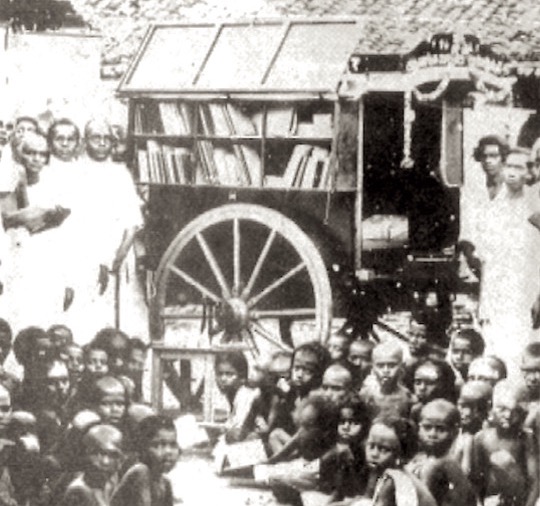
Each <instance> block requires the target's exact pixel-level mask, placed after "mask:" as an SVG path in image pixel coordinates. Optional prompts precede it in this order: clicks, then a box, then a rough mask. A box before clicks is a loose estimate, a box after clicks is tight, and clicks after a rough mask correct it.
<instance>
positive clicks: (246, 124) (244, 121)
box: [226, 102, 260, 136]
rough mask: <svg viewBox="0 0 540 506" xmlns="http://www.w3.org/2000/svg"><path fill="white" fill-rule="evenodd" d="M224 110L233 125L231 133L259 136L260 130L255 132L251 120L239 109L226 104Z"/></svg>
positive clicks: (255, 129)
mask: <svg viewBox="0 0 540 506" xmlns="http://www.w3.org/2000/svg"><path fill="white" fill-rule="evenodd" d="M226 110H227V113H228V115H229V118H230V120H231V123H232V125H233V132H234V133H235V134H236V135H241V136H250V135H257V133H259V134H260V130H259V132H257V128H256V127H255V124H254V122H253V120H252V119H251V118H250V117H249V116H248V115H246V114H244V112H242V110H241V109H240V108H239V107H237V106H236V105H234V104H232V103H230V102H228V103H227V104H226Z"/></svg>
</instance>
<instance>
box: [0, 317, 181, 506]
mask: <svg viewBox="0 0 540 506" xmlns="http://www.w3.org/2000/svg"><path fill="white" fill-rule="evenodd" d="M12 345H13V346H12ZM0 350H1V352H0V358H1V360H2V364H3V363H4V360H5V358H6V357H7V356H8V354H9V353H10V352H11V350H12V351H13V353H14V355H15V358H16V359H17V361H18V362H19V363H20V365H21V366H22V368H23V376H22V379H21V380H19V379H18V378H17V377H16V376H15V375H12V374H10V373H9V372H7V371H6V370H5V369H4V367H3V366H2V367H0V369H1V373H2V374H1V378H0V456H1V457H0V504H2V505H9V506H22V505H25V506H31V505H40V506H46V505H51V506H53V505H54V506H56V505H64V506H68V505H69V506H98V505H99V506H105V505H114V506H133V505H140V506H142V505H147V506H172V504H173V494H172V487H171V483H170V482H169V481H168V479H167V478H166V477H165V475H166V473H168V472H169V471H170V470H171V469H172V468H173V467H174V465H175V464H176V462H177V460H178V456H179V448H178V444H177V439H178V438H177V433H176V427H175V424H174V421H173V419H171V418H169V417H167V416H163V415H161V414H157V413H155V412H154V411H153V410H152V409H151V408H150V407H149V406H147V405H146V404H144V403H142V399H141V384H142V372H143V370H142V364H144V360H145V358H146V353H147V350H146V346H145V345H144V344H142V343H141V341H140V340H139V339H136V338H129V337H128V336H127V335H126V334H125V333H123V332H122V331H120V330H116V329H113V328H104V329H102V330H100V331H99V332H98V333H97V335H96V336H95V337H94V339H93V340H92V341H91V342H90V343H88V344H87V345H85V346H84V347H82V348H81V347H80V346H78V345H77V344H75V343H74V341H73V335H72V332H71V330H70V329H69V328H68V327H66V326H64V325H53V326H52V327H51V328H49V329H48V330H44V329H42V328H40V327H28V328H25V329H23V330H21V331H20V332H19V333H18V334H17V336H16V337H15V339H14V340H13V342H12V335H11V329H10V326H9V324H8V323H7V322H6V321H5V320H0Z"/></svg>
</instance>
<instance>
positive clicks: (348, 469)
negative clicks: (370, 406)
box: [332, 396, 369, 501]
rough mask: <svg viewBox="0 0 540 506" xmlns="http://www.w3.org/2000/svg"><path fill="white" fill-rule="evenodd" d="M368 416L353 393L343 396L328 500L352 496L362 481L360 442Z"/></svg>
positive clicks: (360, 490) (362, 466)
mask: <svg viewBox="0 0 540 506" xmlns="http://www.w3.org/2000/svg"><path fill="white" fill-rule="evenodd" d="M368 427H369V419H368V416H367V410H366V407H365V406H364V403H363V402H362V401H361V400H360V398H359V397H356V396H353V397H349V398H348V399H347V400H345V401H344V402H343V403H342V405H341V408H340V410H339V422H338V427H337V434H338V440H337V446H336V451H337V454H338V456H339V462H338V466H337V472H336V474H335V482H334V486H333V491H332V501H338V500H343V499H344V498H345V497H355V496H357V495H359V494H360V493H361V492H362V491H363V488H362V487H363V485H364V484H365V483H364V481H363V479H364V478H365V459H364V444H365V441H364V439H365V436H366V434H367V429H368Z"/></svg>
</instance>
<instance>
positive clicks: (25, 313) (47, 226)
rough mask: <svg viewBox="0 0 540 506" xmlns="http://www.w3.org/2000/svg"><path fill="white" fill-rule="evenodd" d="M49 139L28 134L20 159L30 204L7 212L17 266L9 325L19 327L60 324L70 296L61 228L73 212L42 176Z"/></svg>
mask: <svg viewBox="0 0 540 506" xmlns="http://www.w3.org/2000/svg"><path fill="white" fill-rule="evenodd" d="M49 158H50V152H49V148H48V144H47V140H46V138H45V137H44V136H42V135H41V134H38V133H35V132H27V133H25V135H24V137H23V139H22V142H21V161H22V165H23V167H24V169H25V189H26V195H27V199H28V202H27V205H26V206H25V207H22V208H20V209H18V210H16V211H10V212H6V213H4V223H5V225H6V226H8V227H10V228H14V229H16V231H17V234H15V235H13V236H12V237H13V239H14V240H15V241H16V244H14V245H13V246H12V250H13V252H14V257H13V258H12V261H13V263H14V264H16V268H15V269H14V271H15V272H16V274H17V276H16V277H12V280H11V283H10V290H9V292H8V294H7V295H8V297H9V299H10V304H9V305H10V323H11V324H12V326H13V327H14V328H15V329H20V328H22V327H25V326H29V325H41V326H48V325H51V324H52V323H58V319H59V318H60V315H61V314H62V312H63V310H64V300H65V296H66V286H65V279H64V275H63V259H62V257H63V254H64V252H63V251H62V249H61V248H57V247H56V246H57V245H56V242H55V238H56V232H57V229H58V228H59V227H61V226H62V224H63V222H64V220H65V219H66V218H67V216H69V212H70V211H69V209H67V208H65V207H62V206H61V205H60V203H59V201H58V200H57V199H56V196H55V193H54V188H52V187H51V186H50V185H48V184H47V183H46V177H44V176H43V174H44V172H45V171H46V168H47V164H48V162H49Z"/></svg>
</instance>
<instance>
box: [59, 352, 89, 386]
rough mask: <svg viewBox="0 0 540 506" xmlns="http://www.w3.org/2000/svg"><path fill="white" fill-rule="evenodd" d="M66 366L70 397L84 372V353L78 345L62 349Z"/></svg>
mask: <svg viewBox="0 0 540 506" xmlns="http://www.w3.org/2000/svg"><path fill="white" fill-rule="evenodd" d="M63 354H64V355H65V356H66V364H67V368H68V371H69V383H70V390H71V395H74V394H75V392H76V391H77V387H78V386H79V382H80V381H81V378H82V374H83V371H84V352H83V349H82V348H81V347H80V346H79V345H78V344H68V345H66V346H65V347H64V352H63Z"/></svg>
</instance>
